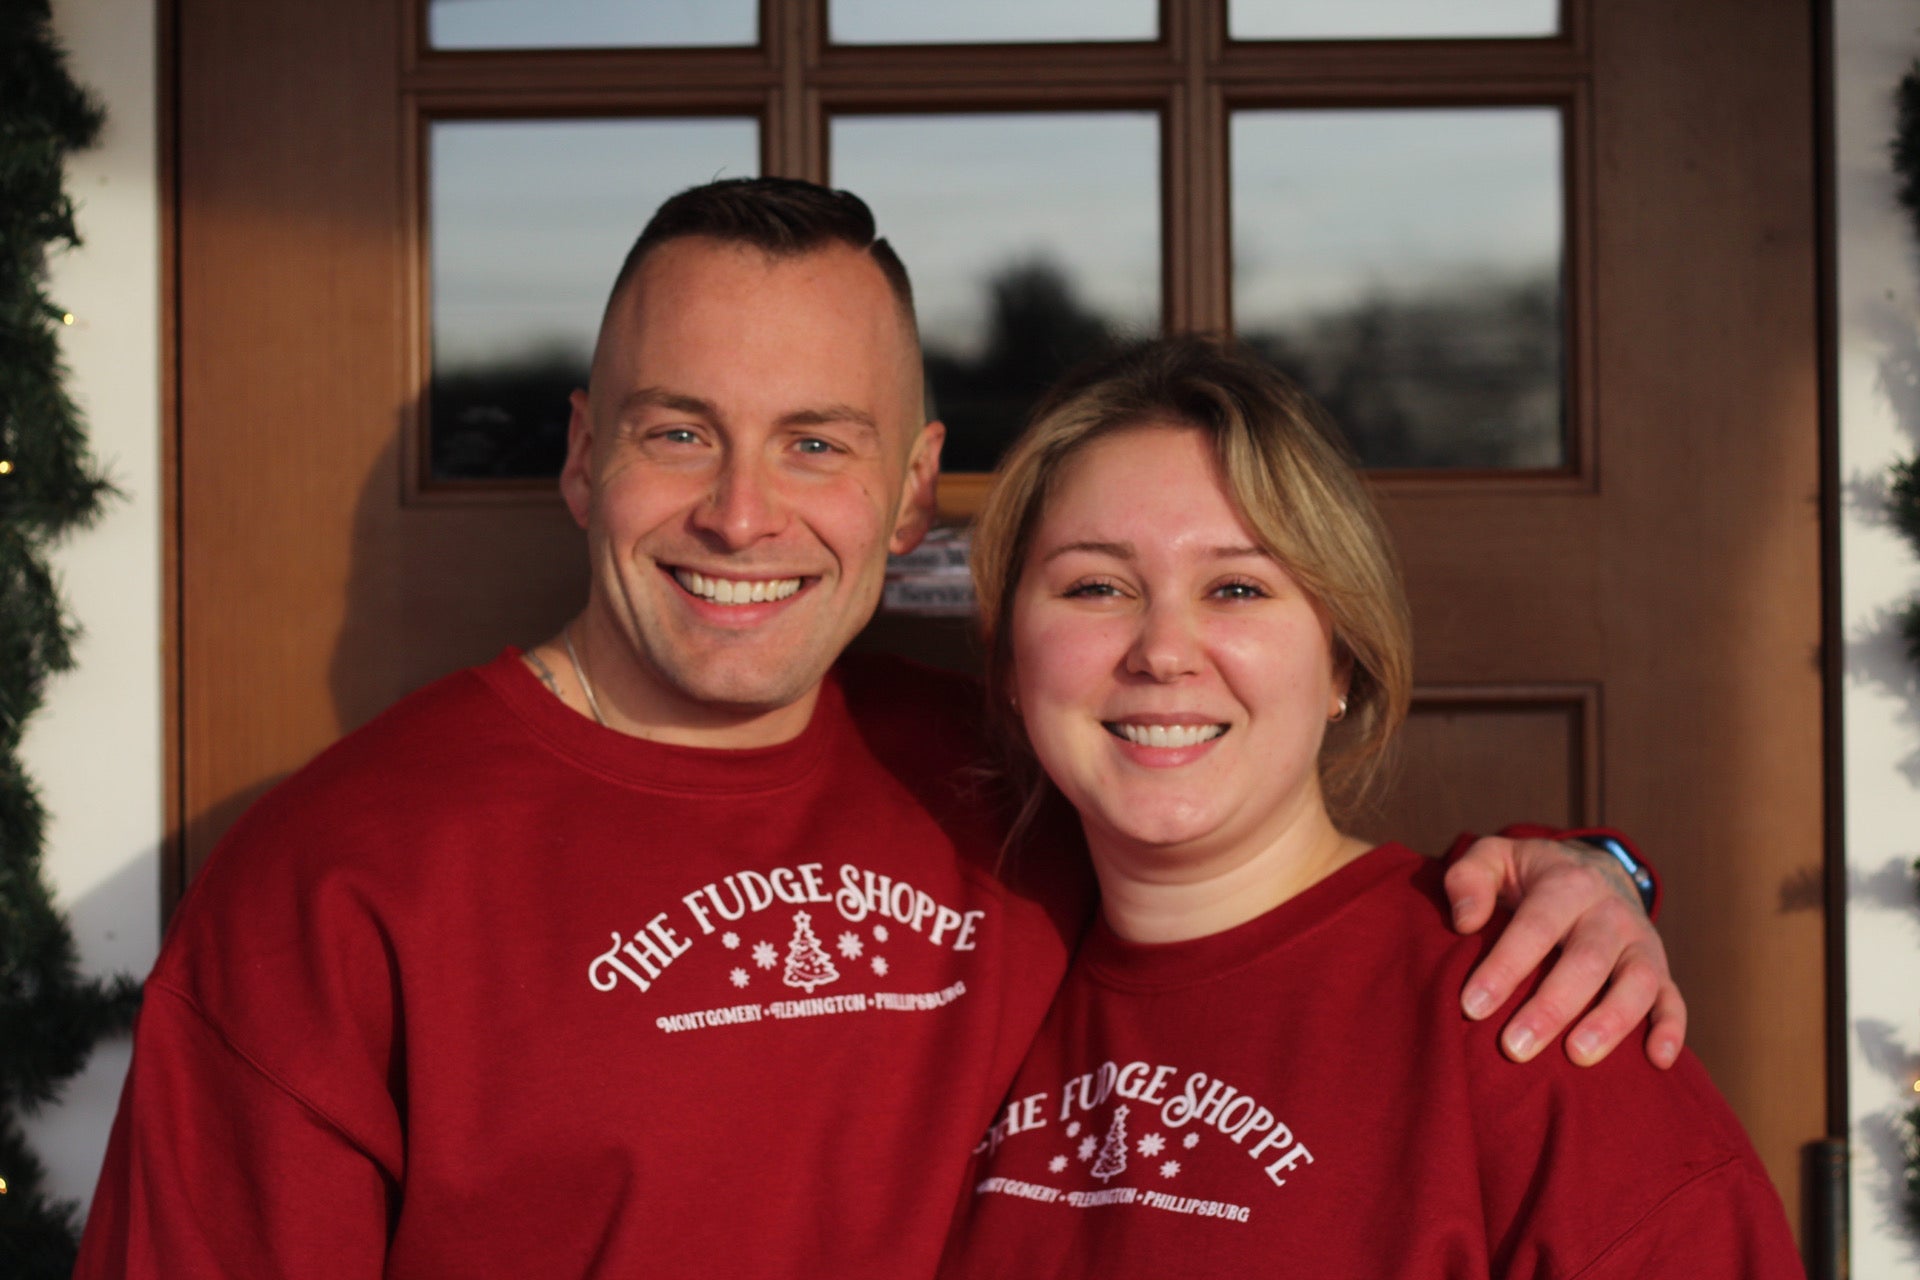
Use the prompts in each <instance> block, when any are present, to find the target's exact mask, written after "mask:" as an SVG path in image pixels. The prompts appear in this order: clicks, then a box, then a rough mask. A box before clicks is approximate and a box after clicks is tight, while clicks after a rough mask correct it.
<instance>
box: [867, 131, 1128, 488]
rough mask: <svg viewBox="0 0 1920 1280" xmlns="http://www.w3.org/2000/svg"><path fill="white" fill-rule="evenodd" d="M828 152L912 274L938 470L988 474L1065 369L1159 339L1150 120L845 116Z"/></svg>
mask: <svg viewBox="0 0 1920 1280" xmlns="http://www.w3.org/2000/svg"><path fill="white" fill-rule="evenodd" d="M831 145H832V155H833V180H834V184H835V185H836V186H842V187H846V188H848V189H849V190H852V191H855V192H857V193H859V194H860V195H861V196H862V197H863V198H864V199H866V200H867V202H868V203H870V204H871V205H872V206H873V210H874V215H875V217H876V218H878V220H879V224H880V230H881V233H882V234H883V235H885V236H886V237H887V238H888V239H889V240H890V241H891V242H892V243H893V245H894V247H895V248H896V249H898V250H899V252H900V256H901V257H902V258H903V259H905V261H906V264H907V269H908V271H909V272H910V273H911V274H912V276H913V282H914V299H915V303H916V306H917V308H918V311H919V315H920V336H921V342H922V345H923V346H924V348H925V351H926V361H927V379H928V390H929V395H930V399H931V403H930V405H929V410H930V411H931V412H933V413H935V414H937V415H938V416H939V417H940V418H942V419H943V420H944V421H945V422H946V424H947V447H946V453H945V455H944V463H943V465H944V467H945V469H946V470H948V471H953V472H962V471H989V470H992V468H993V466H994V464H995V463H996V462H997V461H998V460H999V457H1000V453H1001V450H1002V449H1004V448H1005V446H1006V444H1007V442H1008V441H1009V440H1011V439H1012V438H1013V436H1014V435H1015V434H1016V433H1018V431H1019V429H1020V427H1021V426H1022V425H1023V422H1024V419H1025V416H1026V411H1027V409H1028V407H1029V406H1030V405H1031V404H1032V403H1033V401H1034V399H1035V398H1036V397H1037V396H1038V394H1039V393H1040V392H1041V391H1042V390H1044V389H1045V388H1046V387H1047V385H1048V384H1049V383H1051V382H1052V380H1053V379H1054V378H1055V377H1057V376H1058V375H1059V373H1060V372H1061V371H1062V370H1064V369H1065V368H1067V367H1068V366H1070V365H1072V364H1073V363H1075V362H1077V361H1078V360H1080V359H1082V358H1084V357H1085V356H1087V355H1089V354H1091V353H1093V352H1095V351H1097V350H1098V349H1099V348H1100V347H1101V346H1102V345H1104V344H1105V343H1107V342H1109V341H1110V340H1111V339H1113V338H1114V337H1116V336H1139V335H1141V334H1145V333H1154V332H1158V330H1159V327H1160V140H1159V120H1158V117H1157V116H1155V115H1154V114H1153V113H1151V112H1102V113H1098V114H1095V113H1081V114H1058V115H1052V114H1049V115H1024V114H1023V115H1011V114H1006V115H1000V114H995V115H966V116H852V117H841V118H839V119H836V120H834V121H833V124H832V143H831Z"/></svg>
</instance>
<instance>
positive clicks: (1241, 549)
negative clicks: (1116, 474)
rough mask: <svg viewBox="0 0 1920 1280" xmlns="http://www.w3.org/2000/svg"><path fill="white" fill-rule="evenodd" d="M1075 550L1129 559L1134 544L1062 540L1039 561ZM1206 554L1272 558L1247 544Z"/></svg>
mask: <svg viewBox="0 0 1920 1280" xmlns="http://www.w3.org/2000/svg"><path fill="white" fill-rule="evenodd" d="M1075 551H1084V552H1087V553H1089V554H1091V555H1096V556H1111V557H1113V558H1114V559H1116V560H1131V559H1133V558H1134V554H1135V552H1134V546H1133V544H1132V543H1131V542H1102V541H1099V540H1098V539H1091V538H1089V539H1083V540H1081V541H1078V542H1063V543H1061V544H1060V545H1059V546H1057V547H1055V548H1054V549H1053V550H1051V551H1049V552H1047V554H1046V555H1044V556H1042V557H1041V560H1040V562H1041V563H1042V564H1047V563H1049V562H1051V561H1053V560H1056V559H1058V558H1059V557H1061V556H1064V555H1070V554H1072V553H1073V552H1075ZM1206 554H1207V557H1208V558H1209V559H1212V560H1244V559H1249V558H1257V559H1261V560H1271V559H1273V556H1272V555H1271V554H1269V553H1268V551H1267V549H1266V548H1265V547H1255V546H1247V545H1239V546H1227V547H1209V548H1208V549H1207V553H1206Z"/></svg>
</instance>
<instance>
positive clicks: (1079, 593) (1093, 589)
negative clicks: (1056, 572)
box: [1061, 581, 1120, 600]
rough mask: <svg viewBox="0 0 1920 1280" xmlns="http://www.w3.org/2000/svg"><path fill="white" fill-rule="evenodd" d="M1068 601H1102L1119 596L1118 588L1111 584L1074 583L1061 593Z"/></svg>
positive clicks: (1096, 582) (1098, 582) (1097, 582)
mask: <svg viewBox="0 0 1920 1280" xmlns="http://www.w3.org/2000/svg"><path fill="white" fill-rule="evenodd" d="M1061 594H1062V595H1063V596H1065V597H1066V598H1067V599H1069V600H1103V599H1108V598H1110V597H1113V596H1117V595H1119V594H1120V588H1119V587H1118V586H1116V585H1115V584H1114V583H1111V582H1101V581H1093V582H1076V583H1074V584H1073V585H1072V586H1070V587H1068V588H1067V589H1066V590H1065V591H1063V592H1061Z"/></svg>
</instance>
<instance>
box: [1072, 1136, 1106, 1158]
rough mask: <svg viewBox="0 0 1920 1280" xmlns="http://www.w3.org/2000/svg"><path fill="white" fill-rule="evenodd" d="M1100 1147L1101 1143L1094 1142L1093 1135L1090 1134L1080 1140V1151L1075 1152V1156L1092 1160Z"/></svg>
mask: <svg viewBox="0 0 1920 1280" xmlns="http://www.w3.org/2000/svg"><path fill="white" fill-rule="evenodd" d="M1099 1145H1100V1144H1099V1143H1097V1142H1095V1141H1094V1140H1093V1135H1092V1134H1088V1135H1087V1136H1086V1137H1084V1138H1082V1139H1080V1149H1079V1150H1078V1151H1076V1152H1074V1154H1075V1155H1077V1156H1079V1157H1080V1158H1081V1159H1082V1160H1091V1159H1093V1152H1094V1149H1095V1148H1096V1147H1098V1146H1099Z"/></svg>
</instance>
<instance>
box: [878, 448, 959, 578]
mask: <svg viewBox="0 0 1920 1280" xmlns="http://www.w3.org/2000/svg"><path fill="white" fill-rule="evenodd" d="M946 440H947V428H946V426H945V425H944V424H942V423H939V422H929V423H928V424H927V425H926V426H924V427H922V428H920V435H919V437H918V438H917V439H915V440H914V442H913V451H912V452H911V453H909V454H908V455H907V478H906V483H905V484H904V486H903V487H902V489H901V493H900V514H899V515H898V516H896V517H895V518H894V522H893V537H891V538H890V539H888V540H887V550H888V551H889V552H891V553H892V554H894V555H896V556H899V555H905V554H906V553H907V552H909V551H911V550H913V549H914V548H915V547H917V546H919V545H920V539H922V538H924V537H926V536H927V530H928V529H931V528H932V527H933V517H934V514H935V510H936V505H937V503H936V500H937V496H938V492H939V487H940V446H941V445H943V444H945V443H946Z"/></svg>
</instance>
